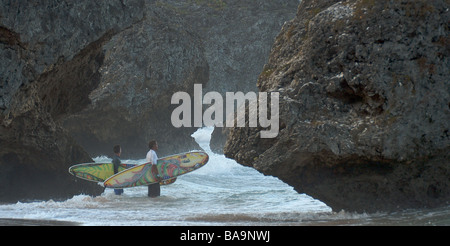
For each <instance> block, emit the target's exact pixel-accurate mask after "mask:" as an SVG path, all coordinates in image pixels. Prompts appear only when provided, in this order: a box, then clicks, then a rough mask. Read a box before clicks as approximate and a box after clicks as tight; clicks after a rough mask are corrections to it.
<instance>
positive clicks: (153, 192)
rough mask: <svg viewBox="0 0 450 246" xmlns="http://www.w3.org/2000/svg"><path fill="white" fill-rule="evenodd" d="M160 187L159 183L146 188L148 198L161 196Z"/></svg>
mask: <svg viewBox="0 0 450 246" xmlns="http://www.w3.org/2000/svg"><path fill="white" fill-rule="evenodd" d="M160 188H161V187H160V186H159V183H154V184H151V185H149V186H148V196H149V197H157V196H160V195H161V189H160Z"/></svg>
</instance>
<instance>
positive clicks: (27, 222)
mask: <svg viewBox="0 0 450 246" xmlns="http://www.w3.org/2000/svg"><path fill="white" fill-rule="evenodd" d="M79 225H80V223H77V222H70V221H58V220H32V219H4V218H0V226H79Z"/></svg>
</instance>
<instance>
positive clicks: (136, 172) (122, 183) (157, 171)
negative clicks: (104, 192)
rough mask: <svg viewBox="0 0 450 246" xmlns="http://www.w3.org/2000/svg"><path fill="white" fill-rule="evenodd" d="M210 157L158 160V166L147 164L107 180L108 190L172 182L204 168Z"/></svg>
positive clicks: (195, 155) (193, 155) (178, 156)
mask: <svg viewBox="0 0 450 246" xmlns="http://www.w3.org/2000/svg"><path fill="white" fill-rule="evenodd" d="M208 159H209V156H208V154H206V153H205V152H201V151H198V152H187V153H181V154H176V155H172V156H167V157H164V158H161V159H158V162H157V164H156V165H152V164H150V163H145V164H142V165H139V166H135V167H132V168H129V169H126V170H124V171H122V172H119V173H117V174H116V175H114V176H111V177H110V178H108V179H106V180H105V182H104V183H103V185H104V186H105V187H107V188H128V187H135V186H140V185H149V184H153V183H157V182H164V181H166V180H171V179H173V178H176V177H178V176H180V175H183V174H186V173H189V172H192V171H194V170H197V169H199V168H201V167H203V166H204V165H205V164H206V163H207V162H208Z"/></svg>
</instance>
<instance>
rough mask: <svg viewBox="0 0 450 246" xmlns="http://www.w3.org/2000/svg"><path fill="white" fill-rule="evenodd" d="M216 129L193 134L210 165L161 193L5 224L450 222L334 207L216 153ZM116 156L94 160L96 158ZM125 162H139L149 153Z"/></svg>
mask: <svg viewBox="0 0 450 246" xmlns="http://www.w3.org/2000/svg"><path fill="white" fill-rule="evenodd" d="M212 130H213V129H212V128H202V129H200V130H198V131H197V132H196V133H194V134H193V137H194V138H195V139H196V141H197V142H198V143H199V145H200V146H201V147H202V148H203V149H204V150H205V151H206V152H207V153H208V154H209V155H210V159H209V162H208V164H206V165H205V166H204V167H202V168H200V169H199V170H197V171H195V172H192V173H188V174H185V175H183V176H180V177H178V180H177V181H176V182H175V183H174V184H171V185H166V186H162V187H161V196H160V197H157V198H149V197H147V187H146V186H144V187H134V188H128V189H125V192H124V194H123V195H122V196H116V195H114V192H113V190H111V189H106V190H105V192H104V193H103V194H102V195H101V196H98V197H90V196H87V195H77V196H74V197H73V198H71V199H68V200H66V201H53V200H49V201H39V202H30V203H21V202H18V203H15V204H3V205H0V224H2V220H1V219H2V218H3V219H4V221H10V219H18V221H23V220H40V221H46V223H47V222H48V221H58V222H59V221H69V222H76V223H79V224H81V225H89V226H91V225H93V226H97V225H98V226H103V225H111V226H118V225H125V226H133V225H138V226H142V225H150V226H168V225H183V226H190V225H196V226H197V225H198V226H211V225H212V226H214V225H231V226H233V225H237V226H242V225H250V226H251V225H255V226H272V225H273V226H277V225H288V226H290V225H450V207H447V208H440V209H430V210H409V211H402V212H398V213H375V214H357V213H349V212H345V211H341V212H332V211H331V208H330V207H328V206H327V205H326V204H324V203H322V202H321V201H319V200H316V199H313V198H311V197H309V196H307V195H305V194H298V193H297V192H295V191H294V190H293V188H292V187H290V186H288V185H287V184H285V183H283V182H282V181H280V180H279V179H277V178H275V177H270V176H264V175H262V174H261V173H259V172H257V171H256V170H254V169H252V168H249V167H244V166H241V165H239V164H238V163H236V162H235V161H234V160H231V159H227V158H225V157H224V156H223V155H218V154H215V153H212V152H211V150H210V148H209V141H210V138H211V132H212ZM160 147H161V148H164V146H160ZM144 154H145V153H144ZM144 154H143V155H144ZM109 160H110V159H108V158H107V157H97V158H95V161H97V162H104V161H109ZM123 162H127V163H138V164H140V163H144V162H145V159H143V160H123ZM5 219H8V220H5Z"/></svg>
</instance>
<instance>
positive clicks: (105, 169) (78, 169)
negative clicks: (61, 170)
mask: <svg viewBox="0 0 450 246" xmlns="http://www.w3.org/2000/svg"><path fill="white" fill-rule="evenodd" d="M135 166H137V164H123V163H122V164H120V166H119V168H118V172H121V171H123V170H125V169H128V168H130V167H135ZM69 173H70V174H72V175H73V176H75V177H77V178H80V179H84V180H88V181H93V182H104V181H105V180H106V179H107V178H109V177H111V176H113V175H114V166H113V164H112V163H83V164H77V165H73V166H71V167H69Z"/></svg>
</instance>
